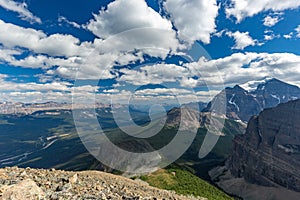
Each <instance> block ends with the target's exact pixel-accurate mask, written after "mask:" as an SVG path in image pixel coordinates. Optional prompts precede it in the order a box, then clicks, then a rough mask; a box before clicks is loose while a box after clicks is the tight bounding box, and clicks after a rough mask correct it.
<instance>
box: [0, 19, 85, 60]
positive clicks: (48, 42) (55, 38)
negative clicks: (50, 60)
mask: <svg viewBox="0 0 300 200" xmlns="http://www.w3.org/2000/svg"><path fill="white" fill-rule="evenodd" d="M0 29H1V32H0V43H2V44H3V45H4V46H6V47H8V48H14V47H23V48H27V49H29V50H32V51H34V52H36V53H46V54H48V55H53V56H74V55H76V54H78V53H79V52H80V51H79V47H78V44H79V42H80V41H79V40H78V39H77V38H75V37H73V36H71V35H63V34H53V35H50V36H47V35H46V34H45V33H44V32H43V31H38V30H35V29H31V28H23V27H20V26H17V25H14V24H10V23H6V22H4V21H2V20H0Z"/></svg>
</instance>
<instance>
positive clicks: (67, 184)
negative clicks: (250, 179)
mask: <svg viewBox="0 0 300 200" xmlns="http://www.w3.org/2000/svg"><path fill="white" fill-rule="evenodd" d="M0 199H2V200H9V199H10V200H20V199H26V200H38V199H45V200H46V199H51V200H55V199H64V200H65V199H76V200H79V199H127V200H129V199H149V200H150V199H204V198H194V197H186V196H180V195H177V194H175V193H174V192H171V191H165V190H160V189H156V188H153V187H150V186H148V185H147V183H144V182H142V181H137V180H131V179H128V178H125V177H121V176H116V175H112V174H107V173H104V172H99V171H83V172H67V171H61V170H54V169H51V170H38V169H30V168H26V169H21V168H16V167H13V168H3V169H0Z"/></svg>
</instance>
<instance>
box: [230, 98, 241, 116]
mask: <svg viewBox="0 0 300 200" xmlns="http://www.w3.org/2000/svg"><path fill="white" fill-rule="evenodd" d="M234 97H235V94H233V95H232V96H231V98H230V100H229V101H228V103H229V104H231V105H234V107H236V109H237V111H238V112H240V107H239V106H238V105H237V104H236V103H235V102H234V101H233V98H234Z"/></svg>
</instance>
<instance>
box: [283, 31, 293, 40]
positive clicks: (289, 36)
mask: <svg viewBox="0 0 300 200" xmlns="http://www.w3.org/2000/svg"><path fill="white" fill-rule="evenodd" d="M293 35H294V33H293V32H290V33H289V34H284V35H283V37H284V38H285V39H291V38H292V37H293Z"/></svg>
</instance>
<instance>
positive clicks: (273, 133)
mask: <svg viewBox="0 0 300 200" xmlns="http://www.w3.org/2000/svg"><path fill="white" fill-rule="evenodd" d="M227 168H228V169H229V170H230V172H231V174H233V175H234V176H235V177H243V178H244V179H245V180H246V181H248V182H250V183H255V184H259V185H264V186H278V185H280V186H283V187H285V188H288V189H292V190H295V191H298V192H300V100H296V101H291V102H288V103H285V104H280V105H279V106H278V107H276V108H270V109H266V110H264V111H263V112H261V114H260V115H259V116H258V117H252V118H251V120H250V121H249V123H248V127H247V130H246V133H245V134H244V135H239V136H236V137H235V139H234V148H233V153H232V155H231V156H230V158H229V159H228V161H227Z"/></svg>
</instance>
